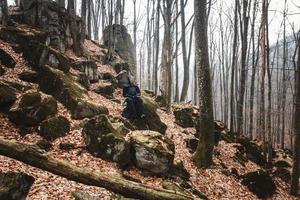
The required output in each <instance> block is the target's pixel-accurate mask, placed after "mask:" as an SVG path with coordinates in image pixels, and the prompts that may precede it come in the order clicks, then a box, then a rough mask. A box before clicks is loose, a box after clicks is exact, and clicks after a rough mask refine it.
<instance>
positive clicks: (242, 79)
mask: <svg viewBox="0 0 300 200" xmlns="http://www.w3.org/2000/svg"><path fill="white" fill-rule="evenodd" d="M249 7H250V6H249ZM248 9H249V8H248V0H243V26H241V27H240V28H241V42H242V58H241V76H240V93H239V100H238V104H237V109H238V112H237V114H238V122H237V125H238V134H242V133H243V123H244V118H243V116H244V98H245V84H246V59H247V48H248V39H247V38H248V25H249V16H248V14H247V13H248Z"/></svg>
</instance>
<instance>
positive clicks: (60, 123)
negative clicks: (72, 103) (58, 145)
mask: <svg viewBox="0 0 300 200" xmlns="http://www.w3.org/2000/svg"><path fill="white" fill-rule="evenodd" d="M69 131H70V122H69V120H68V119H67V118H65V117H63V116H57V117H51V118H49V119H46V120H44V121H42V123H41V124H40V126H39V128H38V133H39V134H40V135H41V136H42V137H43V138H44V139H46V140H49V141H53V140H55V139H57V138H59V137H63V136H65V135H66V133H68V132H69Z"/></svg>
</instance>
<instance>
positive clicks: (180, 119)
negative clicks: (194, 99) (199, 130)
mask: <svg viewBox="0 0 300 200" xmlns="http://www.w3.org/2000/svg"><path fill="white" fill-rule="evenodd" d="M193 113H194V109H193V107H191V106H188V107H179V106H178V107H176V106H174V115H175V119H176V121H175V122H176V123H177V124H179V125H180V126H182V127H184V128H188V127H194V124H195V118H194V116H193Z"/></svg>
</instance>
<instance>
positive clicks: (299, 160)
mask: <svg viewBox="0 0 300 200" xmlns="http://www.w3.org/2000/svg"><path fill="white" fill-rule="evenodd" d="M298 37H299V38H298V67H297V69H296V74H297V80H296V83H297V84H296V86H297V87H296V88H295V89H296V90H295V91H296V92H295V93H296V98H295V112H294V154H293V157H294V158H293V161H294V162H293V170H292V180H291V194H292V195H294V196H298V192H299V168H300V31H299V35H298Z"/></svg>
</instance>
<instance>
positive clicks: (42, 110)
mask: <svg viewBox="0 0 300 200" xmlns="http://www.w3.org/2000/svg"><path fill="white" fill-rule="evenodd" d="M56 113H57V102H56V100H55V99H54V98H53V97H51V96H48V95H42V94H41V93H40V92H35V91H33V92H28V93H25V94H24V95H23V96H22V97H21V100H20V102H19V104H18V105H15V106H14V107H13V108H11V109H10V110H9V115H8V117H9V119H10V120H11V121H12V122H14V123H16V124H18V125H22V126H37V125H38V124H39V123H40V122H42V121H43V120H45V119H46V118H48V117H50V116H53V115H55V114H56Z"/></svg>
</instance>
